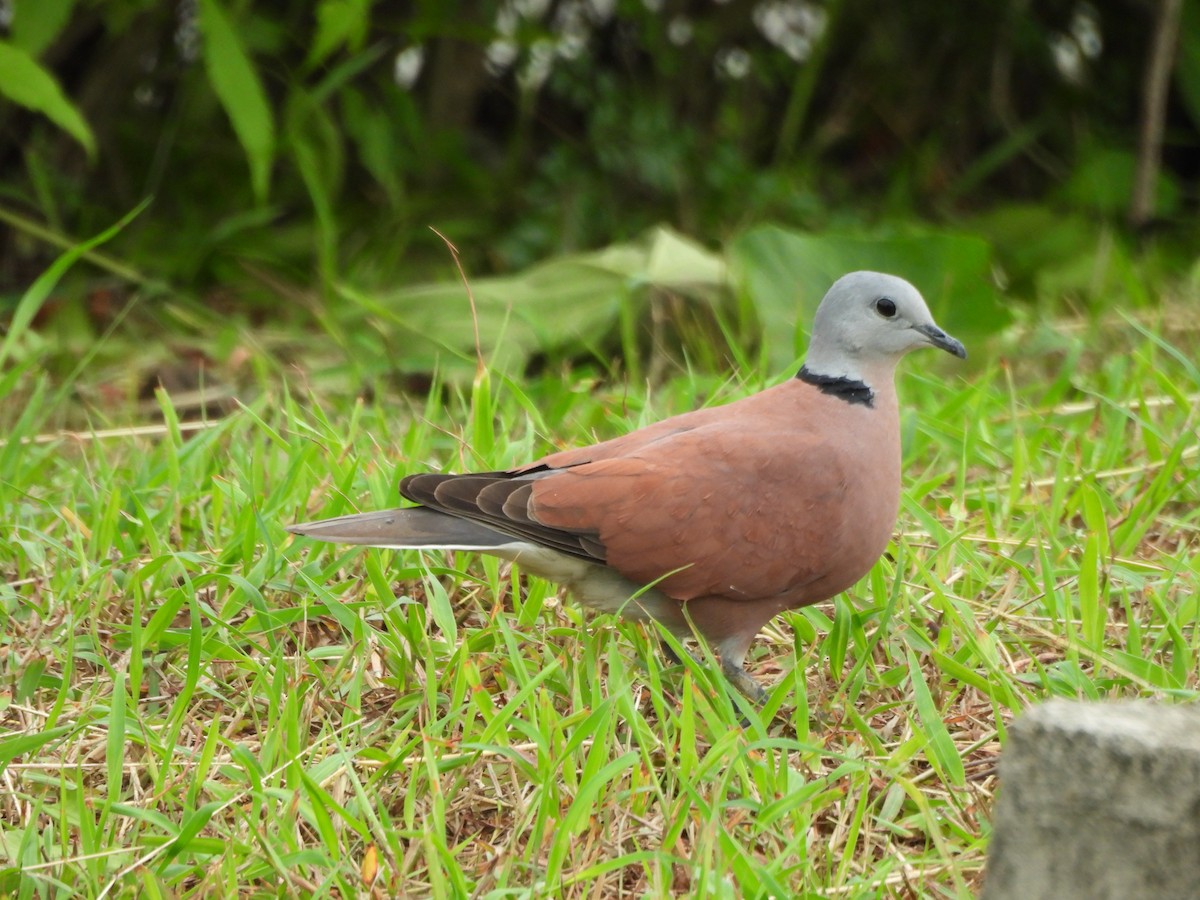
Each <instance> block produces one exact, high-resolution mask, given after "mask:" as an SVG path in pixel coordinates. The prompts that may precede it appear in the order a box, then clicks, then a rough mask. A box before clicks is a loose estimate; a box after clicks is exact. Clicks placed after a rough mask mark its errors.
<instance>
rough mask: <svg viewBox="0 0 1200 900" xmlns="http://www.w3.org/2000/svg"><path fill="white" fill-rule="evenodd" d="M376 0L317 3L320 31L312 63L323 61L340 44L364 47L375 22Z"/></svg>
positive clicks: (310, 53)
mask: <svg viewBox="0 0 1200 900" xmlns="http://www.w3.org/2000/svg"><path fill="white" fill-rule="evenodd" d="M373 2H374V0H322V2H321V3H320V5H319V6H317V34H316V37H314V39H313V44H312V50H311V51H309V54H308V64H309V65H310V66H315V65H319V64H320V63H321V62H323V61H324V60H325V58H326V57H327V56H329V54H331V53H332V52H333V51H334V50H336V49H337V48H338V47H340V46H343V45H345V47H346V49H347V50H350V51H355V50H358V49H359V48H360V47H362V44H363V41H364V40H365V39H366V36H367V28H368V26H369V25H370V24H371V4H372V3H373Z"/></svg>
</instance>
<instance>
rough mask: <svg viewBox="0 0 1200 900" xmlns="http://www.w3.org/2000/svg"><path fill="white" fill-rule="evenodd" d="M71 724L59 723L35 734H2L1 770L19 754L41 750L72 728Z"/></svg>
mask: <svg viewBox="0 0 1200 900" xmlns="http://www.w3.org/2000/svg"><path fill="white" fill-rule="evenodd" d="M71 728H72V726H70V725H59V726H58V727H56V728H51V729H48V730H46V731H39V732H37V733H35V734H11V735H0V771H3V769H4V767H5V766H7V765H8V764H9V763H10V762H12V761H13V760H14V759H16V758H17V757H18V756H23V755H25V754H26V753H32V752H34V751H35V750H40V749H41V748H42V747H44V746H46V744H49V743H50V742H51V741H53V740H57V739H58V738H60V737H62V736H63V735H64V734H67V733H68V732H69V731H70V730H71Z"/></svg>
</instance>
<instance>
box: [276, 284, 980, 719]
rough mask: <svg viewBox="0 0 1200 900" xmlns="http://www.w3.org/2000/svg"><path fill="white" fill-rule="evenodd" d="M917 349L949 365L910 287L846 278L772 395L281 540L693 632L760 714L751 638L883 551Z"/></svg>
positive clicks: (416, 494)
mask: <svg viewBox="0 0 1200 900" xmlns="http://www.w3.org/2000/svg"><path fill="white" fill-rule="evenodd" d="M920 347H938V348H941V349H942V350H945V351H947V352H949V353H952V354H953V355H955V356H957V357H960V358H965V357H966V350H965V349H964V348H963V345H962V344H961V343H960V342H959V341H957V340H955V339H954V338H952V337H950V336H949V335H947V334H946V333H945V332H944V331H942V330H941V329H940V328H939V327H938V326H937V325H936V324H935V323H934V321H933V317H932V316H931V315H930V313H929V309H928V308H927V307H926V305H925V301H924V300H923V299H922V298H921V295H920V293H918V292H917V290H916V288H914V287H913V286H912V285H911V284H909V283H908V282H907V281H904V280H902V279H900V278H896V277H894V276H891V275H883V274H880V273H877V272H854V273H851V274H849V275H846V276H844V277H842V278H840V279H838V281H837V282H835V283H834V285H833V286H832V287H831V288H830V289H829V292H828V293H827V294H826V295H825V298H824V299H823V300H822V301H821V305H820V306H819V308H818V309H817V313H816V318H815V319H814V322H813V329H812V339H811V341H810V343H809V347H808V354H807V356H806V358H805V362H804V366H803V367H802V368H801V369H800V371H799V373H798V374H797V376H796V377H795V378H792V379H790V380H788V381H786V382H784V383H782V384H779V385H776V386H775V387H771V388H768V389H767V390H764V391H762V392H760V393H758V394H754V395H752V396H750V397H746V398H744V399H742V400H738V401H735V402H733V403H729V404H727V405H725V406H716V407H711V408H707V409H700V410H696V411H694V412H689V413H684V414H682V415H678V416H673V417H671V418H669V419H665V420H663V421H661V422H658V423H656V424H653V425H649V426H647V427H645V428H641V429H639V430H637V431H634V432H631V433H630V434H626V435H624V436H623V437H618V438H614V439H612V440H608V441H604V442H602V443H599V444H594V445H592V446H590V447H582V448H579V449H575V450H564V451H562V452H560V453H552V454H550V455H549V456H546V457H543V458H542V459H540V460H538V461H536V462H532V463H529V464H528V465H525V466H521V467H520V468H517V469H512V470H510V471H507V472H483V473H477V474H464V475H443V474H432V473H429V474H416V475H409V476H407V477H406V478H404V479H403V480H402V481H401V482H400V493H401V495H403V496H404V497H405V498H406V499H408V500H411V501H413V502H414V503H417V504H420V505H419V506H413V507H406V508H402V509H390V510H384V511H381V512H369V513H363V514H361V515H350V516H342V517H340V518H336V519H326V520H324V521H320V522H311V523H308V524H304V525H293V526H291V527H290V528H289V529H288V530H289V531H291V532H293V533H294V534H298V535H303V536H305V537H310V538H314V539H316V540H320V541H331V542H336V543H345V544H363V545H367V546H374V547H388V548H394V549H399V548H417V549H421V548H425V549H431V548H442V549H454V550H473V551H477V552H481V553H490V554H492V555H494V556H499V557H501V558H503V559H507V560H511V561H513V562H516V563H519V564H520V565H521V566H522V567H523V568H524V569H525V570H526V571H528V572H532V573H534V574H535V575H539V576H541V577H543V578H546V579H549V580H550V581H554V582H557V583H559V584H562V585H563V586H565V587H566V588H567V589H568V590H569V591H570V592H571V593H572V594H574V595H575V597H576V598H577V599H578V600H579V601H580V602H581V603H583V604H584V605H585V606H589V607H592V608H593V609H597V610H601V611H604V612H612V613H619V614H620V615H622V616H624V617H625V618H630V619H646V618H652V619H656V620H657V621H659V622H661V623H662V624H663V625H664V626H665V627H666V628H668V629H669V630H670V631H671V632H672V633H673V634H675V635H676V636H677V637H679V638H680V639H684V638H690V637H692V636H693V630H692V629H693V627H694V629H695V631H696V632H698V633H699V634H700V635H701V636H703V637H704V638H706V639H707V640H708V641H709V643H710V644H711V645H712V646H713V647H715V649H716V650H717V652H718V653H719V654H720V658H721V667H722V669H723V671H724V673H725V675H726V677H727V678H729V680H730V681H731V682H732V683H733V684H734V685H735V686H736V687H738V688H739V689H740V690H741V691H742V692H743V693H745V694H747V695H748V696H750V697H752V698H754V699H761V697H762V695H763V691H762V688H761V687H760V686H759V685H758V683H757V682H756V681H755V680H754V679H753V678H752V677H751V676H750V675H749V674H747V672H746V671H745V669H744V668H743V667H742V665H743V661H744V660H745V657H746V653H747V651H748V650H749V647H750V644H751V642H752V641H753V640H754V637H755V635H756V634H757V633H758V631H759V629H760V628H762V626H763V625H765V624H766V623H767V622H768V621H769V620H770V619H771V618H773V617H774V616H776V615H777V614H779V613H781V612H783V611H784V610H788V609H796V608H798V607H802V606H807V605H809V604H811V603H817V602H820V601H822V600H827V599H829V598H830V597H832V596H834V595H835V594H837V593H839V592H840V591H844V590H846V589H847V588H849V587H850V586H851V585H853V584H854V583H855V582H856V581H858V580H859V579H860V578H862V576H863V575H865V574H866V573H867V571H868V570H870V568H871V566H872V565H874V564H875V561H876V560H877V559H878V558H879V556H880V555H881V554H882V553H883V551H884V549H885V548H886V546H887V542H888V540H889V539H890V538H891V535H892V529H893V528H894V526H895V524H896V514H897V512H898V510H899V504H900V433H899V412H898V409H897V405H896V390H895V385H894V375H895V369H896V363H897V362H898V361H899V360H900V357H902V356H903V355H904V354H905V353H907V352H908V351H910V350H915V349H918V348H920ZM647 585H649V587H647Z"/></svg>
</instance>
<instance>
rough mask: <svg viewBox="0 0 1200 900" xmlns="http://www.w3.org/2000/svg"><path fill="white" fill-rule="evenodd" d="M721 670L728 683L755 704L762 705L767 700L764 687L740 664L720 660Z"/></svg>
mask: <svg viewBox="0 0 1200 900" xmlns="http://www.w3.org/2000/svg"><path fill="white" fill-rule="evenodd" d="M721 671H722V672H723V673H724V674H725V677H726V678H727V679H728V680H729V683H730V684H732V685H733V686H734V687H735V688H737V689H738V690H739V691H741V692H742V694H743V696H745V698H746V699H747V700H749V701H750V702H751V703H753V704H754V705H755V706H762V705H763V704H764V703H766V702H767V692H766V689H765V688H763V686H762V685H761V684H759V683H758V682H757V681H755V680H754V677H753V676H752V675H751V674H750V673H749V672H747V671H746V670H745V669H743V668H742V666H741V664H739V663H733V662H726V661H725V660H721Z"/></svg>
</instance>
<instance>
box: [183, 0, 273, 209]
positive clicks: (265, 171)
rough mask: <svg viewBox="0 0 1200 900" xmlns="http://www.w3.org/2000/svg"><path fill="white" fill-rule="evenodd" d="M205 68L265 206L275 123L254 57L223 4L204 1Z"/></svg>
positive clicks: (201, 22) (255, 189) (201, 24)
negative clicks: (255, 66)
mask: <svg viewBox="0 0 1200 900" xmlns="http://www.w3.org/2000/svg"><path fill="white" fill-rule="evenodd" d="M199 24H200V30H201V32H202V33H203V34H204V64H205V68H206V69H207V70H208V80H209V81H210V82H211V83H212V86H213V90H214V91H215V92H216V94H217V98H218V99H219V100H220V101H221V106H222V107H224V109H225V113H226V115H228V116H229V121H230V122H231V123H232V124H233V130H234V132H235V133H236V134H237V138H238V141H239V142H240V143H241V145H242V149H243V150H244V151H245V152H246V159H247V161H248V162H249V163H250V182H251V184H252V186H253V188H254V195H255V197H257V198H258V199H259V201H263V200H265V199H266V197H267V191H268V188H269V187H270V181H271V165H272V163H273V161H274V157H275V120H274V118H273V117H272V115H271V107H270V105H269V104H268V103H267V95H266V91H264V90H263V86H262V82H261V81H260V80H259V77H258V73H257V72H256V71H255V70H254V66H253V64H252V63H251V62H250V57H249V55H248V54H247V53H246V50H245V48H244V47H243V46H242V42H241V40H240V38H239V37H238V34H237V32H236V31H235V30H234V28H233V25H232V24H231V23H230V21H229V19H228V17H227V16H226V15H225V12H224V10H222V9H221V6H220V4H219V3H218V2H217V0H200V19H199Z"/></svg>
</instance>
